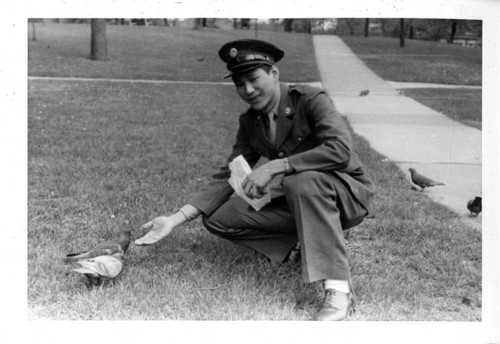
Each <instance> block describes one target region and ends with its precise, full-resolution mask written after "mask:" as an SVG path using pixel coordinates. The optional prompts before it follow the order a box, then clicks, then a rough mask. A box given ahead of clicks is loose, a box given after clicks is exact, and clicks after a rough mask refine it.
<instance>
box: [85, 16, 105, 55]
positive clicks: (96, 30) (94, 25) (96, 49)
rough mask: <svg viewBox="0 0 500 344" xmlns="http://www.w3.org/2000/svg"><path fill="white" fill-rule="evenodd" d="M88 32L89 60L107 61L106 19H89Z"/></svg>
mask: <svg viewBox="0 0 500 344" xmlns="http://www.w3.org/2000/svg"><path fill="white" fill-rule="evenodd" d="M90 31H91V33H90V42H91V44H90V59H91V60H95V61H107V60H109V56H108V40H107V37H106V19H91V21H90Z"/></svg>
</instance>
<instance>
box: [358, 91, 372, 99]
mask: <svg viewBox="0 0 500 344" xmlns="http://www.w3.org/2000/svg"><path fill="white" fill-rule="evenodd" d="M368 94H370V90H363V91H361V92H359V96H360V97H364V96H367V95H368Z"/></svg>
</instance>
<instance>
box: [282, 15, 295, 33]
mask: <svg viewBox="0 0 500 344" xmlns="http://www.w3.org/2000/svg"><path fill="white" fill-rule="evenodd" d="M283 28H284V29H285V32H292V30H293V19H289V18H287V19H283Z"/></svg>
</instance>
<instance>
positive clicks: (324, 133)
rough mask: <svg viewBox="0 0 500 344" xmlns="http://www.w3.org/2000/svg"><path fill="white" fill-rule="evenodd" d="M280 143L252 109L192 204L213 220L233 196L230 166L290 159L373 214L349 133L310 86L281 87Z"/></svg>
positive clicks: (297, 168)
mask: <svg viewBox="0 0 500 344" xmlns="http://www.w3.org/2000/svg"><path fill="white" fill-rule="evenodd" d="M280 90H281V97H280V103H279V107H278V114H277V116H278V118H277V125H276V141H275V143H272V142H271V141H270V140H269V139H268V137H267V134H266V128H265V125H264V121H263V120H262V118H261V116H266V115H265V114H263V113H261V112H259V111H256V110H254V109H253V108H250V109H248V110H247V111H246V112H245V113H243V114H242V115H241V116H240V118H239V128H238V132H237V135H236V143H235V144H234V146H233V149H232V152H231V154H230V155H229V158H228V159H227V162H226V164H225V165H224V166H223V167H221V170H220V171H219V173H217V174H215V175H213V176H212V181H211V182H209V183H208V184H207V185H206V186H205V187H204V188H202V189H201V190H200V191H199V192H197V193H196V194H195V195H194V196H193V197H192V198H191V200H190V201H189V202H188V203H189V204H191V205H193V206H195V207H196V208H198V209H200V210H201V211H202V213H203V214H205V215H208V216H209V215H210V214H211V213H212V212H214V211H215V210H216V209H217V208H218V207H220V206H221V205H222V204H223V203H224V202H225V201H227V200H228V198H229V197H230V196H231V195H232V193H233V189H232V187H231V186H230V185H229V183H228V179H229V177H230V175H231V172H230V170H229V162H231V161H232V160H233V159H234V158H235V157H237V156H238V155H240V154H241V155H243V157H244V158H245V159H246V160H247V162H248V163H249V165H250V166H251V167H253V166H254V165H255V164H256V163H257V161H258V160H259V159H260V158H261V157H265V158H267V159H269V160H273V159H277V158H284V157H288V159H289V163H290V165H291V166H292V167H293V168H294V169H295V172H294V173H300V172H302V171H307V170H317V171H324V172H327V173H333V174H335V175H336V176H337V177H338V178H340V179H341V180H343V181H344V182H345V184H346V185H348V187H349V189H350V190H351V192H352V194H353V195H354V197H355V198H356V199H357V200H358V201H359V202H360V203H361V204H362V205H363V206H364V207H365V208H366V209H367V210H368V211H369V210H370V206H371V203H372V199H373V196H374V190H375V187H374V184H373V183H372V181H371V179H370V177H369V176H368V175H367V174H366V172H365V171H364V168H363V166H362V164H361V162H360V161H359V159H358V156H357V154H356V153H355V152H354V151H353V146H352V137H351V134H350V129H349V128H348V127H347V124H346V123H345V121H344V119H343V118H342V117H341V115H340V114H339V113H338V112H337V111H336V109H335V107H334V105H333V103H332V101H331V99H330V98H329V97H328V95H327V94H326V93H325V92H324V91H323V90H321V89H319V88H316V87H311V86H307V85H292V86H287V85H285V84H281V85H280Z"/></svg>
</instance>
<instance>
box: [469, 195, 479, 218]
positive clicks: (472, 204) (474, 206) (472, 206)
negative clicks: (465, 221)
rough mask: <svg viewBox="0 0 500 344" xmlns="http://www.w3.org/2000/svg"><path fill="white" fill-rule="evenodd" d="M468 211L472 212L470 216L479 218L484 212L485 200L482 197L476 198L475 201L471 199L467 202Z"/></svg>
mask: <svg viewBox="0 0 500 344" xmlns="http://www.w3.org/2000/svg"><path fill="white" fill-rule="evenodd" d="M467 209H469V211H470V216H471V217H473V216H478V215H479V213H480V212H481V211H482V210H483V199H482V197H479V196H476V197H474V199H471V200H470V201H469V202H467Z"/></svg>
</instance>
